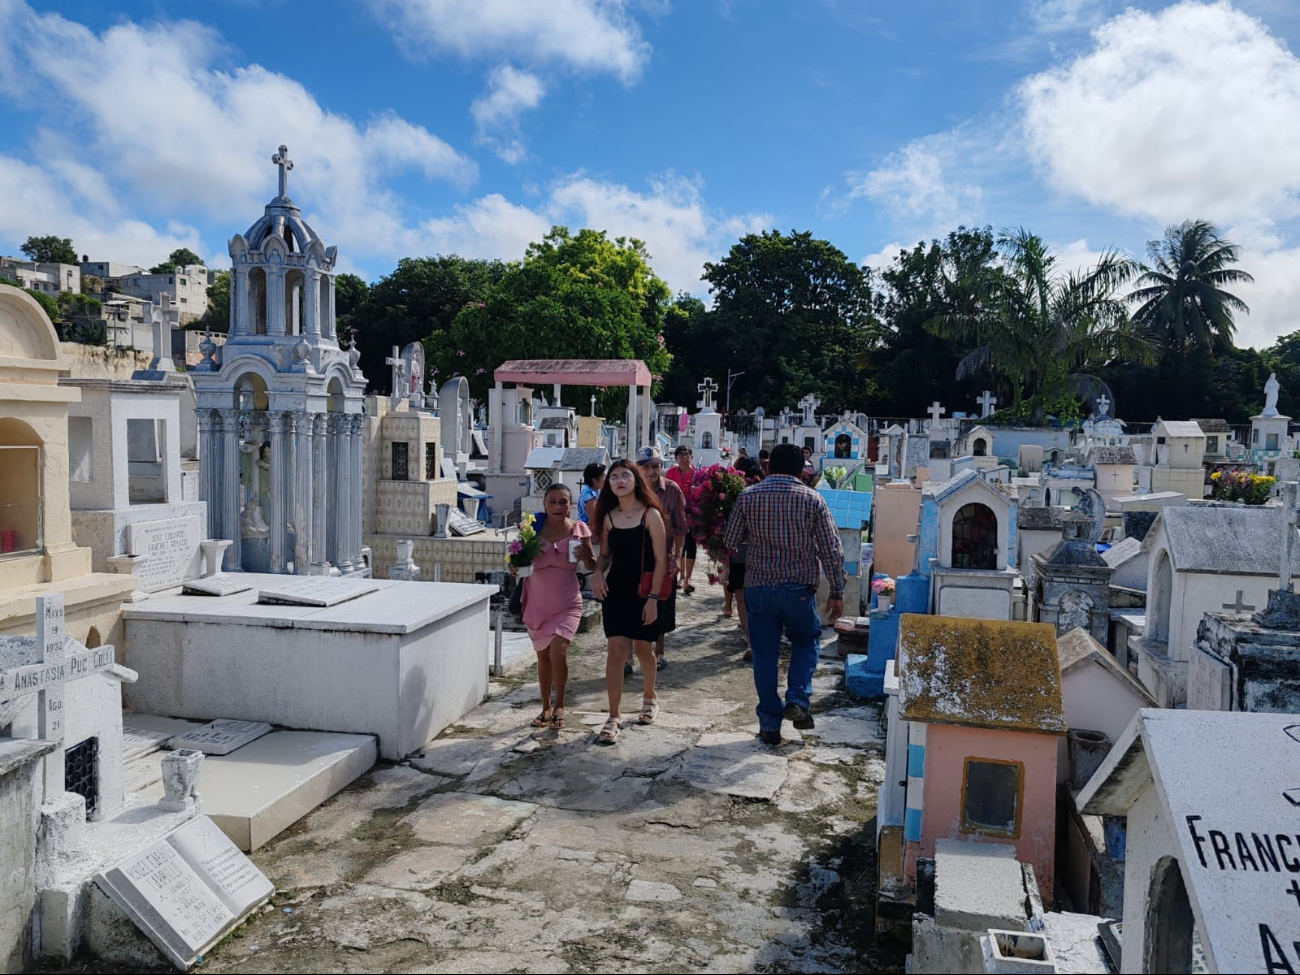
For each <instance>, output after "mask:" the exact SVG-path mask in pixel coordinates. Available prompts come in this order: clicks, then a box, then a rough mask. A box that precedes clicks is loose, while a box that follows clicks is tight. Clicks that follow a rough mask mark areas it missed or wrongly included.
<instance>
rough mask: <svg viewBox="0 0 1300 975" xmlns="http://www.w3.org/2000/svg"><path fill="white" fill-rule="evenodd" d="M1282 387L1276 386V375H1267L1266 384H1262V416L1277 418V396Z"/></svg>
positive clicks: (1272, 373) (1273, 373) (1271, 373)
mask: <svg viewBox="0 0 1300 975" xmlns="http://www.w3.org/2000/svg"><path fill="white" fill-rule="evenodd" d="M1281 388H1282V387H1281V386H1279V385H1278V382H1277V373H1275V372H1270V373H1269V374H1268V382H1266V383H1265V384H1264V412H1263V414H1262V415H1263V416H1277V394H1278V390H1280V389H1281Z"/></svg>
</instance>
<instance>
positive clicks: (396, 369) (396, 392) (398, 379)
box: [384, 346, 407, 411]
mask: <svg viewBox="0 0 1300 975" xmlns="http://www.w3.org/2000/svg"><path fill="white" fill-rule="evenodd" d="M384 365H387V366H392V367H393V387H392V391H391V392H390V393H389V394H388V395H389V403H390V404H391V406H392V409H393V410H394V411H396V409H397V405H398V404H399V403H401V402H402V400H404V399H405V398H406V393H407V389H406V360H405V359H403V358H402V350H401V349H399V348H398V347H397V346H393V354H392V355H390V356H389V357H388V358H387V359H385V360H384Z"/></svg>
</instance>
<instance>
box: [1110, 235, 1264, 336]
mask: <svg viewBox="0 0 1300 975" xmlns="http://www.w3.org/2000/svg"><path fill="white" fill-rule="evenodd" d="M1147 256H1148V258H1149V259H1150V261H1151V263H1152V265H1153V266H1152V267H1145V266H1144V267H1142V269H1141V270H1142V274H1141V276H1140V277H1139V278H1138V279H1137V282H1136V287H1135V288H1134V289H1133V291H1132V292H1131V293H1130V295H1129V301H1131V302H1132V303H1133V304H1135V305H1137V310H1136V311H1135V312H1134V313H1133V321H1134V322H1135V323H1137V325H1138V326H1139V327H1140V328H1143V329H1145V330H1146V331H1147V332H1149V333H1150V334H1151V335H1152V337H1153V338H1154V339H1155V340H1156V341H1158V342H1159V343H1160V345H1161V346H1162V347H1164V348H1166V349H1169V350H1171V351H1175V352H1184V351H1186V350H1187V349H1189V348H1191V347H1193V346H1195V347H1199V348H1203V349H1208V350H1210V351H1214V350H1216V349H1218V348H1221V347H1222V348H1228V347H1231V346H1232V339H1233V336H1234V334H1235V333H1236V328H1237V326H1236V321H1235V319H1234V317H1233V316H1234V315H1235V313H1237V312H1241V313H1243V314H1249V313H1250V309H1249V308H1248V307H1247V306H1246V303H1245V302H1244V301H1242V300H1241V299H1240V298H1238V297H1237V296H1236V295H1234V294H1232V293H1231V292H1229V291H1226V290H1224V289H1225V288H1226V287H1228V286H1230V285H1234V284H1243V283H1249V282H1251V281H1254V280H1255V279H1254V278H1252V277H1251V276H1250V275H1249V274H1247V273H1246V272H1245V271H1241V270H1238V269H1237V268H1234V267H1232V265H1233V264H1236V263H1237V260H1238V259H1239V256H1240V248H1238V247H1237V246H1236V245H1235V244H1231V243H1229V242H1228V241H1227V240H1224V239H1223V238H1222V237H1220V236H1219V234H1218V232H1217V231H1216V230H1215V229H1214V227H1213V226H1211V225H1210V224H1208V223H1206V222H1205V221H1204V220H1187V221H1184V222H1183V223H1181V224H1179V225H1178V226H1176V227H1169V228H1168V229H1167V230H1165V235H1164V237H1163V238H1162V239H1160V240H1153V241H1150V242H1149V243H1148V244H1147Z"/></svg>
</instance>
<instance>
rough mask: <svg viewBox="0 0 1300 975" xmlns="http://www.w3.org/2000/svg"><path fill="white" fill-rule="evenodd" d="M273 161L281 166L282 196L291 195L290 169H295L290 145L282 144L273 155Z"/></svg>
mask: <svg viewBox="0 0 1300 975" xmlns="http://www.w3.org/2000/svg"><path fill="white" fill-rule="evenodd" d="M271 162H273V163H275V164H276V165H277V166H279V167H280V196H282V197H286V198H287V197H288V195H289V170H291V169H293V160H292V159H290V158H289V147H288V146H281V147H280V151H279V152H277V153H276V154H275V155H274V156H272V157H271Z"/></svg>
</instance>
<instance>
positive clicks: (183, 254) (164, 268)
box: [149, 247, 203, 274]
mask: <svg viewBox="0 0 1300 975" xmlns="http://www.w3.org/2000/svg"><path fill="white" fill-rule="evenodd" d="M191 264H199V265H202V264H203V258H201V257H199V255H198V254H195V253H194V252H193V251H192V250H190V249H189V248H188V247H178V248H176V250H174V251H172V252H171V254H169V255H168V257H167V260H165V261H163V262H162V263H161V264H155V265H154V266H153V267H151V268H149V273H150V274H166V273H167V272H168V271H174V270H176V269H177V268H178V267H189V266H190V265H191Z"/></svg>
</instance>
